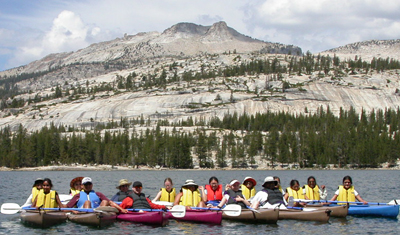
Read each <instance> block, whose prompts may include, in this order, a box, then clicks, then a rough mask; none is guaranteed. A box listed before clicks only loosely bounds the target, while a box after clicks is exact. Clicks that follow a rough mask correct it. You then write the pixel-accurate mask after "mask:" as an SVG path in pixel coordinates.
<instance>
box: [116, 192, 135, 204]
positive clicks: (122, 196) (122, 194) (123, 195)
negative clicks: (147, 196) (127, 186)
mask: <svg viewBox="0 0 400 235" xmlns="http://www.w3.org/2000/svg"><path fill="white" fill-rule="evenodd" d="M130 194H133V191H132V190H128V191H126V192H121V191H119V192H118V193H116V195H118V197H117V201H118V202H122V201H123V200H124V199H125V198H126V197H128V196H129V195H130Z"/></svg>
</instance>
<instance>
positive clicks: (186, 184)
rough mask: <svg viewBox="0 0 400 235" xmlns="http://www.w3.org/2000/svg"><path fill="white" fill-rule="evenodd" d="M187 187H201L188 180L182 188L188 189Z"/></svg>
mask: <svg viewBox="0 0 400 235" xmlns="http://www.w3.org/2000/svg"><path fill="white" fill-rule="evenodd" d="M187 186H196V187H199V186H198V185H197V184H196V183H195V182H194V180H186V182H185V184H184V185H182V187H187Z"/></svg>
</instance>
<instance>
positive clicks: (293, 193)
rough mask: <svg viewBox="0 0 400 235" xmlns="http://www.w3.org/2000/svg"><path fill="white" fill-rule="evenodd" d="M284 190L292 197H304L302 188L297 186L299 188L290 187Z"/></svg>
mask: <svg viewBox="0 0 400 235" xmlns="http://www.w3.org/2000/svg"><path fill="white" fill-rule="evenodd" d="M286 192H288V194H289V197H290V196H292V197H293V198H294V199H304V194H303V188H299V190H297V191H296V190H293V189H292V188H291V187H288V188H286Z"/></svg>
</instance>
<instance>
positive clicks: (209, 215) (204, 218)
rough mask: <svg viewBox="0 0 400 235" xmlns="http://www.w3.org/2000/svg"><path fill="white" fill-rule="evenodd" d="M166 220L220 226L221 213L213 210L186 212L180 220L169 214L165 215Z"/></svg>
mask: <svg viewBox="0 0 400 235" xmlns="http://www.w3.org/2000/svg"><path fill="white" fill-rule="evenodd" d="M167 217H168V219H176V220H182V221H190V222H196V223H207V224H221V222H222V212H221V211H215V210H193V209H189V210H186V214H185V216H184V217H182V218H178V217H174V216H173V215H172V214H171V213H170V212H168V213H167Z"/></svg>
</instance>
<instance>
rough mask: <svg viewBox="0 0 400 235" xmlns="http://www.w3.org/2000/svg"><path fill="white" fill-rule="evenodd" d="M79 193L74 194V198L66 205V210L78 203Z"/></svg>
mask: <svg viewBox="0 0 400 235" xmlns="http://www.w3.org/2000/svg"><path fill="white" fill-rule="evenodd" d="M79 197H80V193H78V194H75V195H74V197H73V198H72V199H71V200H70V201H69V202H68V203H67V208H72V207H74V206H75V205H76V203H77V202H78V201H79Z"/></svg>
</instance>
